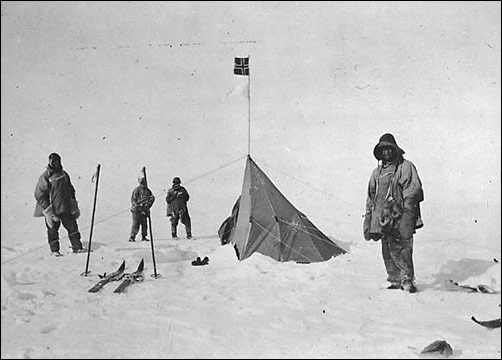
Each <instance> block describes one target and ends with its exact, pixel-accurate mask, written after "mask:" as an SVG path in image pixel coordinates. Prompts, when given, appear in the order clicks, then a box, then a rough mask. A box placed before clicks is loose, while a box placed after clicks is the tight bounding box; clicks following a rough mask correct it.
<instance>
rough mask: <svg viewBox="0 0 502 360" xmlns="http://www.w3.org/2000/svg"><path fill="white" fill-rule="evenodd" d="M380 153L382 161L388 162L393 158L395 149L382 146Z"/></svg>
mask: <svg viewBox="0 0 502 360" xmlns="http://www.w3.org/2000/svg"><path fill="white" fill-rule="evenodd" d="M380 153H381V154H382V160H383V161H385V162H390V161H392V160H393V159H394V158H395V154H396V151H395V149H394V148H393V147H392V146H382V148H381V149H380Z"/></svg>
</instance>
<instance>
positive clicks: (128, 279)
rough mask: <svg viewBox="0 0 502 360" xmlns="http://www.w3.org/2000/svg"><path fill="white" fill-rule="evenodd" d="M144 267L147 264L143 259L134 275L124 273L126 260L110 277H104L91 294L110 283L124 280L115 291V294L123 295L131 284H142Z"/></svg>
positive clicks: (92, 289) (90, 290)
mask: <svg viewBox="0 0 502 360" xmlns="http://www.w3.org/2000/svg"><path fill="white" fill-rule="evenodd" d="M144 266H145V262H144V260H143V259H141V262H140V263H139V265H138V268H137V269H136V271H134V272H132V273H124V271H125V260H124V261H123V262H122V264H121V265H120V267H119V268H118V269H117V270H116V271H114V272H112V273H111V274H108V275H106V274H105V275H104V276H103V277H102V279H101V280H100V281H98V283H96V285H94V286H93V287H92V288H90V289H89V292H92V293H95V292H98V291H99V290H101V289H102V288H103V287H104V286H105V285H106V284H108V283H109V282H112V281H119V280H122V282H121V283H120V284H119V286H117V288H116V289H115V290H114V291H113V292H114V293H122V292H124V290H125V289H127V287H129V286H130V285H131V284H133V283H135V282H141V281H143V280H144V275H143V269H144Z"/></svg>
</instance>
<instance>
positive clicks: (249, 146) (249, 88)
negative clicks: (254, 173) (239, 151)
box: [248, 55, 251, 155]
mask: <svg viewBox="0 0 502 360" xmlns="http://www.w3.org/2000/svg"><path fill="white" fill-rule="evenodd" d="M248 58H250V55H248ZM248 155H251V69H250V70H249V75H248Z"/></svg>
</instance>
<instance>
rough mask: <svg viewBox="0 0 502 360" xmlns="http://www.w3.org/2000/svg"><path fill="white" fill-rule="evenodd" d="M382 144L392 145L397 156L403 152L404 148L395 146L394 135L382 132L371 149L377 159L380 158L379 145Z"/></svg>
mask: <svg viewBox="0 0 502 360" xmlns="http://www.w3.org/2000/svg"><path fill="white" fill-rule="evenodd" d="M382 146H390V147H393V148H394V149H395V150H396V153H397V156H401V155H403V154H404V150H403V149H401V148H400V147H399V146H397V142H396V139H394V135H392V134H389V133H387V134H383V135H382V136H381V137H380V140H379V141H378V144H376V145H375V148H374V149H373V155H375V157H376V158H377V160H382V157H381V155H382V154H381V152H380V150H381V147H382Z"/></svg>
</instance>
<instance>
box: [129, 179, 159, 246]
mask: <svg viewBox="0 0 502 360" xmlns="http://www.w3.org/2000/svg"><path fill="white" fill-rule="evenodd" d="M138 183H139V185H138V186H137V187H136V188H134V190H133V191H132V195H131V213H132V226H131V234H130V235H129V241H136V235H137V234H138V232H139V228H140V227H141V240H142V241H150V240H149V239H148V238H147V237H146V236H147V234H148V222H147V220H148V216H150V208H151V207H152V205H153V203H154V202H155V196H154V195H153V193H152V192H151V191H150V189H149V188H148V187H147V186H146V179H145V177H144V175H143V174H142V175H140V177H139V178H138Z"/></svg>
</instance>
